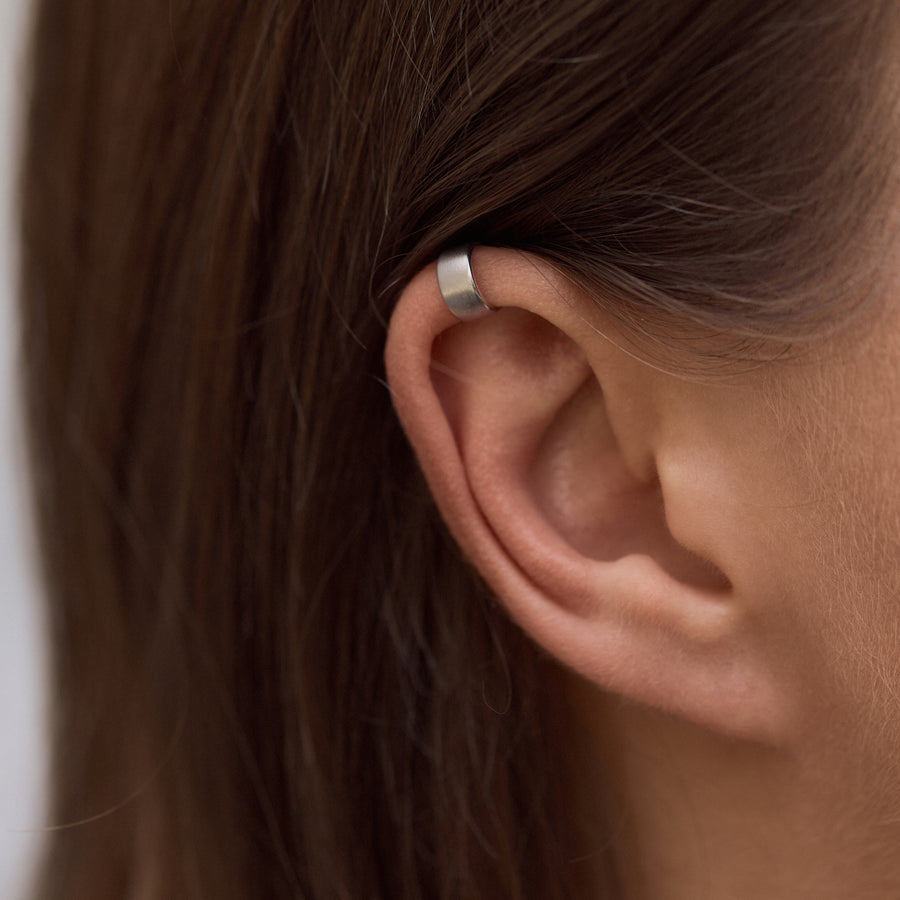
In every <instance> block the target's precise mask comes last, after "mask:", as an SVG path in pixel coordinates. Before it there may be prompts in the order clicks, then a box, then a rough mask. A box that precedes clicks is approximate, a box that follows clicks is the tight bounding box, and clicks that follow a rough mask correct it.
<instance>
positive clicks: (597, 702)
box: [570, 682, 900, 900]
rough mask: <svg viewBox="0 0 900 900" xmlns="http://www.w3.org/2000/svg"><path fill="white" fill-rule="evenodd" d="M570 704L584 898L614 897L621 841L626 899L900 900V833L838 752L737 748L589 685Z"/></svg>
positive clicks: (574, 797) (620, 866)
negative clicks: (609, 866) (611, 862)
mask: <svg viewBox="0 0 900 900" xmlns="http://www.w3.org/2000/svg"><path fill="white" fill-rule="evenodd" d="M570 697H571V699H572V707H571V709H572V712H573V715H574V717H575V721H576V725H575V730H574V734H576V735H580V737H578V738H577V739H576V742H577V744H578V748H577V752H576V753H575V754H573V756H572V766H573V770H574V769H577V770H578V771H577V773H573V776H572V777H573V782H572V790H571V794H570V796H571V797H572V800H573V801H574V806H575V808H574V809H573V813H574V814H575V816H576V817H577V820H578V821H579V822H580V828H579V833H580V841H579V847H578V852H577V858H578V859H579V862H578V863H577V866H578V869H579V875H580V877H581V889H582V891H581V893H582V896H583V897H584V898H599V897H606V896H608V895H607V894H606V893H603V891H602V889H601V887H600V885H601V884H603V883H604V880H605V881H606V883H608V875H607V874H606V871H605V869H604V868H603V861H602V859H603V855H604V854H603V853H602V848H603V847H604V846H608V845H609V842H610V828H611V829H612V835H613V837H612V840H613V842H614V844H615V847H616V860H617V867H618V872H619V880H620V891H621V894H622V896H623V898H626V900H689V898H690V900H696V898H697V897H728V898H730V900H757V898H759V897H766V898H767V900H801V898H810V900H812V898H815V900H832V898H834V900H838V898H841V900H845V898H847V897H854V898H857V900H863V898H866V900H869V898H871V900H875V898H879V900H883V898H885V897H889V896H890V897H893V896H898V895H900V861H898V859H897V854H896V853H895V852H893V851H892V850H891V847H896V846H897V843H896V842H897V841H898V840H900V826H898V823H896V822H891V821H890V817H889V815H888V814H887V810H886V807H887V806H888V805H889V804H888V803H887V801H886V798H885V797H884V796H882V797H881V798H880V799H879V798H875V797H873V796H872V795H873V794H874V793H875V791H873V790H872V785H871V783H863V781H862V779H861V778H860V776H858V775H857V773H856V772H855V767H854V766H852V765H850V766H845V767H844V768H846V769H847V770H846V771H840V770H839V769H840V767H837V766H836V765H835V764H834V763H835V758H842V754H834V752H833V745H832V749H826V750H822V751H820V752H813V751H810V752H809V753H804V752H802V750H803V748H799V749H798V748H791V749H790V750H786V749H784V748H778V749H776V748H772V747H765V746H760V745H754V744H750V743H748V742H738V741H733V740H727V739H725V738H720V737H718V736H716V735H714V734H711V733H709V732H706V731H703V730H701V729H698V728H695V727H694V726H691V725H689V724H686V723H683V722H680V721H677V720H675V719H672V718H669V717H665V716H663V715H660V714H658V713H655V712H653V711H650V710H646V709H640V708H637V707H634V706H628V705H625V704H622V703H619V702H617V701H615V700H610V699H609V698H607V697H605V696H603V695H601V694H600V693H599V692H598V691H596V690H594V689H593V688H591V687H588V686H585V685H584V684H583V683H580V682H579V683H578V684H577V685H575V686H574V687H573V689H572V691H570ZM570 733H573V732H570ZM811 746H813V745H812V744H811ZM611 783H612V784H614V786H615V793H616V796H615V797H614V798H612V802H610V798H609V796H608V795H609V785H610V784H611ZM604 792H605V794H604ZM879 803H881V804H882V805H883V806H884V807H885V809H878V808H877V807H878V805H879ZM895 808H896V807H895ZM600 809H604V810H605V813H604V815H602V816H601V815H599V814H598V810H600ZM895 818H896V816H895Z"/></svg>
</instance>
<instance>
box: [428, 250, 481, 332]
mask: <svg viewBox="0 0 900 900" xmlns="http://www.w3.org/2000/svg"><path fill="white" fill-rule="evenodd" d="M437 279H438V287H439V288H440V289H441V296H442V297H443V298H444V303H446V304H447V306H448V308H449V309H450V312H452V313H453V315H454V316H456V318H457V319H462V320H463V321H464V322H466V321H470V320H471V319H480V318H481V317H482V316H484V315H487V314H488V313H489V312H493V310H492V309H491V307H490V306H488V305H487V303H485V302H484V299H483V298H482V296H481V294H480V293H479V291H478V285H476V284H475V275H474V273H473V272H472V245H471V244H463V245H462V246H461V247H452V248H451V249H450V250H445V251H444V252H443V253H442V254H441V255H440V256H439V257H438V261H437Z"/></svg>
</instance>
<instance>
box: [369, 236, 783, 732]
mask: <svg viewBox="0 0 900 900" xmlns="http://www.w3.org/2000/svg"><path fill="white" fill-rule="evenodd" d="M473 266H474V269H475V274H476V278H477V282H478V285H479V288H480V291H481V293H482V295H483V296H484V298H485V299H486V300H487V302H488V303H489V305H490V306H491V307H492V308H494V310H495V311H494V312H493V313H491V314H489V315H486V316H484V317H483V318H479V319H478V320H476V321H471V322H464V323H461V322H459V320H457V319H456V318H455V317H454V316H453V315H452V313H450V312H449V310H448V309H447V307H446V305H445V303H444V301H443V298H442V296H441V293H440V290H439V287H438V282H437V277H436V272H435V267H434V265H430V266H428V267H426V268H425V269H423V270H422V271H420V272H419V273H418V274H417V275H416V276H415V278H413V280H412V281H411V282H410V283H409V284H408V286H407V287H406V288H405V290H404V291H403V293H402V295H401V296H400V298H399V300H398V303H397V305H396V308H395V311H394V313H393V316H392V318H391V323H390V328H389V334H388V342H387V348H386V366H387V374H388V381H389V384H390V387H391V391H392V394H393V399H394V403H395V407H396V410H397V413H398V415H399V417H400V420H401V422H402V423H403V426H404V429H405V430H406V433H407V435H408V438H409V440H410V442H411V443H412V445H413V447H414V449H415V451H416V453H417V456H418V459H419V462H420V464H421V466H422V469H423V472H424V474H425V476H426V478H427V480H428V482H429V485H430V487H431V490H432V493H433V495H434V498H435V500H436V502H437V504H438V507H439V509H440V511H441V513H442V515H443V517H444V519H445V520H446V522H447V525H448V526H449V528H450V530H451V531H452V533H453V534H454V536H455V538H456V540H457V541H458V543H459V544H460V546H461V548H462V549H463V551H464V552H465V554H466V555H467V557H468V558H469V560H470V561H471V562H472V564H473V565H475V566H476V567H477V568H478V570H479V571H480V572H481V574H482V576H483V577H484V578H485V580H486V581H487V582H488V584H489V585H490V586H491V588H492V589H493V590H494V592H495V593H496V595H497V597H498V599H499V600H500V601H501V602H502V603H503V604H504V605H505V607H506V608H507V610H508V611H509V614H510V615H511V616H512V617H513V618H514V619H515V620H516V621H517V622H518V623H519V624H520V626H521V627H522V628H523V629H525V631H526V632H528V633H529V634H530V635H531V637H532V638H533V639H534V640H535V641H536V642H537V643H538V644H540V645H541V646H542V647H544V648H545V649H546V650H547V651H548V652H549V653H551V654H552V655H553V656H554V657H555V658H557V659H558V660H559V661H560V662H562V663H563V664H564V665H566V666H567V667H569V668H571V669H573V670H575V671H576V672H578V673H579V674H580V675H582V676H583V677H585V678H587V679H589V680H590V681H592V682H593V683H595V684H596V685H598V686H599V687H601V688H603V689H605V690H607V691H611V692H614V693H616V694H618V695H620V696H622V697H625V698H627V699H629V700H632V701H635V702H638V703H641V704H645V705H648V706H651V707H653V708H656V709H659V710H662V711H665V712H667V713H670V714H673V715H677V716H680V717H683V718H685V719H687V720H689V721H691V722H694V723H696V724H700V725H702V726H704V727H707V728H711V729H714V730H716V731H719V732H721V733H723V734H727V735H730V736H744V737H753V738H760V739H762V738H770V737H772V735H773V734H774V733H775V732H776V731H777V730H778V721H779V719H780V712H781V709H780V698H779V696H778V692H777V690H776V688H775V685H774V683H773V678H772V677H771V674H772V673H771V670H770V668H769V667H768V665H767V664H766V659H765V655H764V654H763V653H762V651H761V649H760V646H759V642H758V641H757V639H756V632H755V630H754V628H753V627H752V617H751V616H750V615H749V610H748V609H747V606H746V604H745V603H744V602H742V599H741V597H740V596H739V595H738V594H737V593H736V592H735V591H734V590H733V588H732V586H731V583H730V581H729V578H728V573H727V571H725V570H724V569H723V568H722V567H721V566H719V565H717V562H716V560H714V559H712V558H710V556H709V555H704V554H703V553H701V551H703V550H705V549H706V544H707V542H705V540H704V537H703V535H704V534H705V532H706V531H707V530H708V522H705V521H704V516H703V513H702V512H700V513H696V512H691V513H690V514H685V513H684V510H685V509H691V508H692V507H691V497H690V491H691V485H692V484H694V483H696V482H697V481H698V480H702V478H703V475H704V473H703V472H700V471H698V472H691V471H690V467H691V465H692V463H691V460H690V459H688V460H686V461H684V460H682V461H681V464H680V465H679V467H678V471H679V473H680V474H679V477H678V478H676V479H673V481H672V483H669V484H666V483H664V482H663V480H662V479H661V476H660V470H659V467H658V466H657V460H658V457H659V456H660V454H662V453H664V452H665V451H666V449H667V446H668V445H667V443H666V442H667V440H668V438H667V435H670V434H673V433H677V431H678V429H677V428H673V427H671V426H672V418H673V417H679V416H680V417H681V418H682V420H683V421H682V423H681V424H682V425H685V424H686V423H689V420H690V416H691V403H702V393H703V392H702V391H700V392H698V391H696V390H693V391H686V392H685V397H687V398H688V399H687V401H685V400H684V398H677V399H678V402H672V400H673V383H676V384H677V382H673V379H672V378H671V377H670V376H667V375H665V374H664V373H661V372H660V371H658V370H656V369H654V368H652V367H650V366H648V365H646V364H644V363H642V362H641V361H640V360H639V359H637V358H636V357H635V356H634V355H632V354H630V353H628V352H626V351H624V350H623V349H621V348H620V346H618V345H617V343H616V341H614V340H611V339H610V338H609V336H608V332H606V330H605V328H604V327H599V326H602V325H604V324H605V323H604V322H603V317H602V315H601V313H600V312H599V310H598V308H597V306H596V304H594V303H593V302H592V300H591V299H590V298H589V297H588V296H587V295H586V294H585V293H584V292H583V291H581V290H580V289H579V288H577V287H576V286H575V285H574V284H573V283H572V282H571V281H570V280H569V279H567V278H566V277H564V276H563V275H562V274H561V273H559V272H558V271H557V270H556V269H555V268H554V267H552V266H551V265H549V264H548V263H547V262H546V261H544V260H542V259H540V258H538V257H536V256H533V255H529V254H525V253H521V252H518V251H514V250H508V249H501V248H487V247H478V248H476V249H475V251H474V253H473ZM598 323H599V326H598ZM674 390H675V392H676V393H677V387H676V388H675V389H674ZM697 398H700V399H697ZM698 465H699V463H698ZM676 533H677V536H676Z"/></svg>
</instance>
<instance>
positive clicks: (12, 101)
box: [0, 0, 78, 900]
mask: <svg viewBox="0 0 900 900" xmlns="http://www.w3.org/2000/svg"><path fill="white" fill-rule="evenodd" d="M72 2H75V3H77V2H78V0H72ZM29 9H30V4H29V2H28V0H0V898H2V900H20V898H24V897H25V896H26V893H25V892H26V886H27V884H28V878H29V872H30V869H31V866H32V864H33V858H34V855H35V848H36V846H37V844H38V842H39V841H40V836H41V829H42V828H43V826H44V825H45V814H44V810H43V806H42V794H43V791H42V781H43V772H44V766H45V759H46V743H47V742H46V739H45V737H44V722H43V708H42V707H43V704H42V696H43V684H44V666H43V656H42V651H41V649H40V632H41V609H40V599H39V594H38V591H37V589H36V587H35V583H34V577H33V574H32V569H33V566H32V542H31V537H30V530H29V528H30V527H29V525H28V518H27V514H26V503H25V491H26V486H25V478H26V467H25V465H24V455H25V454H24V448H23V447H22V426H21V423H20V422H19V420H18V414H19V410H18V398H17V388H18V375H17V371H16V359H17V340H18V339H17V324H16V318H15V295H14V283H15V277H16V247H15V234H16V230H15V224H14V215H15V212H14V209H13V204H14V197H15V188H14V184H15V181H14V178H15V175H14V172H15V165H16V160H17V154H18V143H17V142H18V139H19V133H20V129H19V127H18V122H19V116H20V114H21V100H22V96H23V93H24V89H23V77H22V69H23V63H24V57H25V51H24V46H25V32H26V19H27V17H28V10H29Z"/></svg>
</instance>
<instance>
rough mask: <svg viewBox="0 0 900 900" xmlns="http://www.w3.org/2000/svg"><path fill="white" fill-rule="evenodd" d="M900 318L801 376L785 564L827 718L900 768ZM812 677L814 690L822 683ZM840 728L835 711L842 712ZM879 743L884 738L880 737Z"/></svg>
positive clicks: (788, 456)
mask: <svg viewBox="0 0 900 900" xmlns="http://www.w3.org/2000/svg"><path fill="white" fill-rule="evenodd" d="M898 336H900V328H886V329H882V330H880V331H879V333H878V335H877V338H876V337H875V336H873V337H871V338H869V340H868V341H867V342H866V343H865V345H864V346H863V345H860V346H859V348H858V350H857V351H855V352H854V353H853V354H852V356H850V355H846V354H845V355H844V356H840V355H838V354H835V358H837V359H840V360H841V361H840V362H834V363H832V362H828V363H823V364H822V365H821V366H820V367H819V368H818V370H816V371H815V372H813V371H808V372H805V373H804V374H803V376H802V377H800V378H798V379H797V380H796V382H789V383H788V387H787V389H786V390H783V391H782V397H783V399H784V400H785V401H789V402H787V403H781V404H780V411H781V415H780V416H779V419H780V421H781V423H782V428H783V429H784V434H785V438H786V440H785V451H786V452H785V454H784V457H783V462H782V464H781V466H780V469H781V475H780V477H781V478H782V479H784V480H785V481H789V482H790V483H792V484H793V485H794V486H795V494H796V497H797V503H798V505H797V507H796V508H794V509H789V510H788V509H786V510H784V511H783V512H782V513H781V515H780V516H779V517H778V518H779V519H780V522H779V528H778V533H779V538H780V540H781V541H783V547H784V549H783V550H782V551H781V553H780V559H781V560H782V563H783V568H782V571H781V573H780V575H781V578H782V579H783V580H782V584H783V585H785V586H786V588H787V591H786V594H787V596H786V600H789V602H790V605H791V607H792V610H793V615H794V617H795V620H796V624H802V628H803V631H804V634H805V641H804V642H803V643H801V645H800V646H801V647H802V648H803V649H804V651H805V653H806V654H807V655H808V656H815V660H814V662H815V664H816V669H815V671H816V672H817V674H818V677H823V678H824V684H827V685H828V690H827V691H823V690H822V688H821V685H819V687H818V690H819V691H820V692H821V694H820V697H819V698H818V700H819V705H820V708H821V710H822V711H823V713H825V718H826V719H827V717H836V716H837V717H839V720H843V721H845V722H847V724H848V725H849V722H850V720H854V724H853V726H852V727H851V728H848V729H847V730H846V733H845V739H846V740H847V741H848V742H851V743H852V742H854V741H857V742H859V746H856V747H855V748H854V749H855V752H856V753H857V754H860V755H864V753H863V747H862V744H863V743H865V744H866V748H867V750H868V751H871V753H872V754H875V755H877V756H880V757H881V759H882V763H883V765H884V766H885V767H886V768H885V771H887V770H888V769H891V770H893V769H895V768H896V766H897V762H896V761H895V758H897V757H900V754H898V753H897V751H896V749H895V748H896V747H897V746H898V743H897V742H898V740H900V340H898ZM814 689H815V686H811V687H810V690H814ZM831 728H832V730H836V728H835V723H834V722H832V723H831ZM875 744H879V745H881V746H879V747H877V748H876V746H875Z"/></svg>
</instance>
